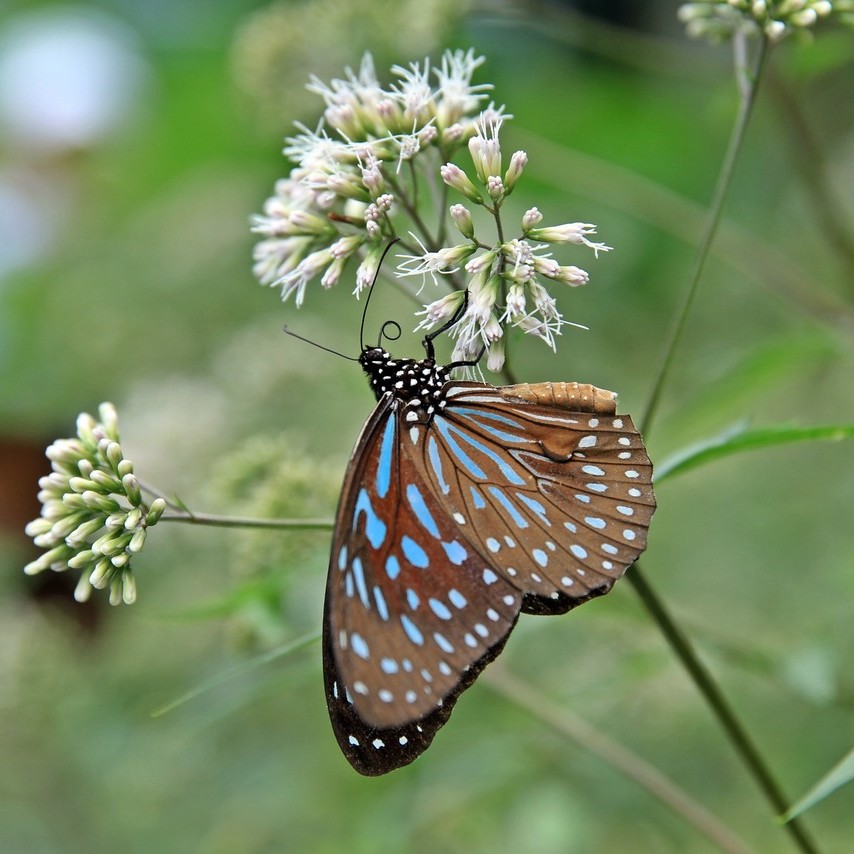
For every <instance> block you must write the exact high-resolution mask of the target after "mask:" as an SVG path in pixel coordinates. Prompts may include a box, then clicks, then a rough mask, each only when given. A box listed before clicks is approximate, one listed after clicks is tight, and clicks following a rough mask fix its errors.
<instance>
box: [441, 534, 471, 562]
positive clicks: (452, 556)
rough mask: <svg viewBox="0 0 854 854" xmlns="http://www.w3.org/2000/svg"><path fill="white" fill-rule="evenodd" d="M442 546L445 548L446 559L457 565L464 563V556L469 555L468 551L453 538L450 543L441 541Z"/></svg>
mask: <svg viewBox="0 0 854 854" xmlns="http://www.w3.org/2000/svg"><path fill="white" fill-rule="evenodd" d="M442 548H443V549H444V550H445V554H446V555H447V556H448V560H449V561H450V562H451V563H453V564H456V565H457V566H462V564H463V563H465V560H466V558H467V557H468V556H469V554H468V552H467V551H466V550H465V549H464V548H463V547H462V545H460V543H459V542H458V541H457V540H453V541H452V542H450V543H442Z"/></svg>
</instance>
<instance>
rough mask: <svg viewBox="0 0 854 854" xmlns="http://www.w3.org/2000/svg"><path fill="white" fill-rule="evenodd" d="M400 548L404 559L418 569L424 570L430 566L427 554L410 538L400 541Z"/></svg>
mask: <svg viewBox="0 0 854 854" xmlns="http://www.w3.org/2000/svg"><path fill="white" fill-rule="evenodd" d="M400 547H401V548H402V549H403V554H404V557H405V558H406V559H407V560H408V561H409V562H410V563H411V564H412V565H413V566H417V567H418V568H419V569H424V568H425V567H427V566H429V565H430V558H429V557H428V556H427V552H425V551H424V549H422V548H421V546H419V545H418V543H416V542H415V540H413V539H412V537H407V536H405V535H404V537H403V538H402V539H401V541H400Z"/></svg>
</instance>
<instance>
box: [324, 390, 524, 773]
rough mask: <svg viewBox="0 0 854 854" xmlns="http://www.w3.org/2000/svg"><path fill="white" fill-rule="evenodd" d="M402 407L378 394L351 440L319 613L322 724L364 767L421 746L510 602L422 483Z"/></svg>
mask: <svg viewBox="0 0 854 854" xmlns="http://www.w3.org/2000/svg"><path fill="white" fill-rule="evenodd" d="M402 413H403V407H402V405H401V404H400V402H399V401H396V400H394V399H392V398H390V397H385V398H383V399H382V400H381V401H380V403H379V404H378V405H377V407H376V409H375V410H374V413H373V414H372V416H371V418H370V419H369V421H368V423H367V424H366V425H365V428H364V430H363V431H362V435H361V436H360V438H359V441H358V442H357V445H356V449H355V451H354V453H353V458H352V460H351V464H350V466H349V467H348V474H347V477H346V479H345V483H344V488H343V491H342V498H341V502H340V504H339V508H338V513H337V518H336V526H335V536H334V540H333V546H332V556H331V560H330V569H329V579H328V586H327V593H326V604H325V612H324V632H323V656H324V681H325V685H326V699H327V705H328V708H329V713H330V718H331V721H332V727H333V730H334V732H335V736H336V738H337V740H338V743H339V745H340V747H341V750H342V751H343V753H344V755H345V756H346V757H347V759H348V760H349V761H350V763H351V764H352V765H353V767H354V768H356V770H357V771H359V772H360V773H362V774H367V775H376V774H383V773H386V772H387V771H391V770H393V769H395V768H398V767H400V766H402V765H406V764H408V763H409V762H411V761H412V760H413V759H415V758H416V757H417V756H418V755H419V754H420V753H421V752H423V751H424V750H425V749H426V748H427V746H428V745H429V744H430V742H431V741H432V739H433V736H434V735H435V733H436V731H437V730H438V729H439V727H441V726H442V724H443V723H444V722H445V720H447V718H448V715H449V714H450V712H451V708H452V707H453V704H454V702H455V701H456V698H457V697H458V696H459V694H460V693H461V692H462V691H463V690H464V689H465V688H466V687H468V685H470V684H471V682H472V681H474V679H475V678H476V677H477V675H478V674H479V673H480V671H481V670H482V669H483V668H484V667H485V666H486V664H487V663H488V662H489V661H491V660H492V659H493V658H494V657H495V656H496V655H498V653H499V652H500V651H501V649H502V647H503V645H504V642H505V640H506V638H507V635H508V634H509V632H510V630H511V629H512V627H513V625H514V624H515V622H516V619H517V617H518V614H519V610H520V607H521V603H522V596H521V594H520V593H519V591H518V590H516V589H515V587H513V586H512V585H511V584H510V583H509V582H507V581H506V580H504V579H503V578H501V577H500V576H499V575H498V574H497V573H496V572H495V571H494V570H493V569H492V568H491V566H490V564H489V562H488V561H487V560H485V558H484V556H483V555H482V554H481V553H480V552H479V551H478V550H476V549H473V548H471V547H469V546H468V545H467V544H466V541H465V538H464V537H461V536H460V533H459V531H458V529H457V528H458V523H457V522H456V521H455V520H454V519H453V517H452V515H451V514H449V513H448V512H447V510H446V509H445V508H444V507H443V506H442V503H441V501H440V499H439V496H437V495H436V494H435V493H434V492H433V490H432V488H431V486H430V484H429V483H428V482H427V481H425V480H424V473H423V469H421V468H420V467H419V466H417V465H415V464H414V461H415V460H416V459H417V456H418V453H417V444H416V443H413V441H412V433H411V431H412V429H413V428H412V426H411V425H410V424H408V423H407V422H405V421H404V418H403V415H402ZM418 429H419V430H420V431H421V432H422V433H423V432H424V431H427V430H428V428H427V427H425V426H424V425H421V426H420V427H419V428H418Z"/></svg>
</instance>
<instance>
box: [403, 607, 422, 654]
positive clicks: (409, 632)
mask: <svg viewBox="0 0 854 854" xmlns="http://www.w3.org/2000/svg"><path fill="white" fill-rule="evenodd" d="M400 623H401V625H402V626H403V631H405V632H406V636H407V637H408V638H409V640H411V641H412V643H414V644H415V645H416V646H422V645H423V644H424V635H422V634H421V632H420V631H419V630H418V626H416V625H415V623H413V622H412V620H410V619H409V617H407V616H406V614H402V615H401V617H400Z"/></svg>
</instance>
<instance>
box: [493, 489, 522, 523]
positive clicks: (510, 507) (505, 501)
mask: <svg viewBox="0 0 854 854" xmlns="http://www.w3.org/2000/svg"><path fill="white" fill-rule="evenodd" d="M489 491H490V492H491V493H492V494H493V495H494V496H495V497H496V498H497V499H498V502H499V503H500V504H501V506H502V507H503V508H504V509H505V510H506V511H507V512H508V513H509V514H510V518H511V519H512V520H513V521H514V522H515V524H516V527H517V528H527V527H528V520H527V519H526V518H525V517H524V516H523V515H522V514H521V513H520V512H519V508H518V507H516V505H515V504H514V503H513V502H512V501H511V500H510V499H509V498H508V497H507V495H506V493H505V492H504V490H503V489H499V487H497V486H490V487H489Z"/></svg>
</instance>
